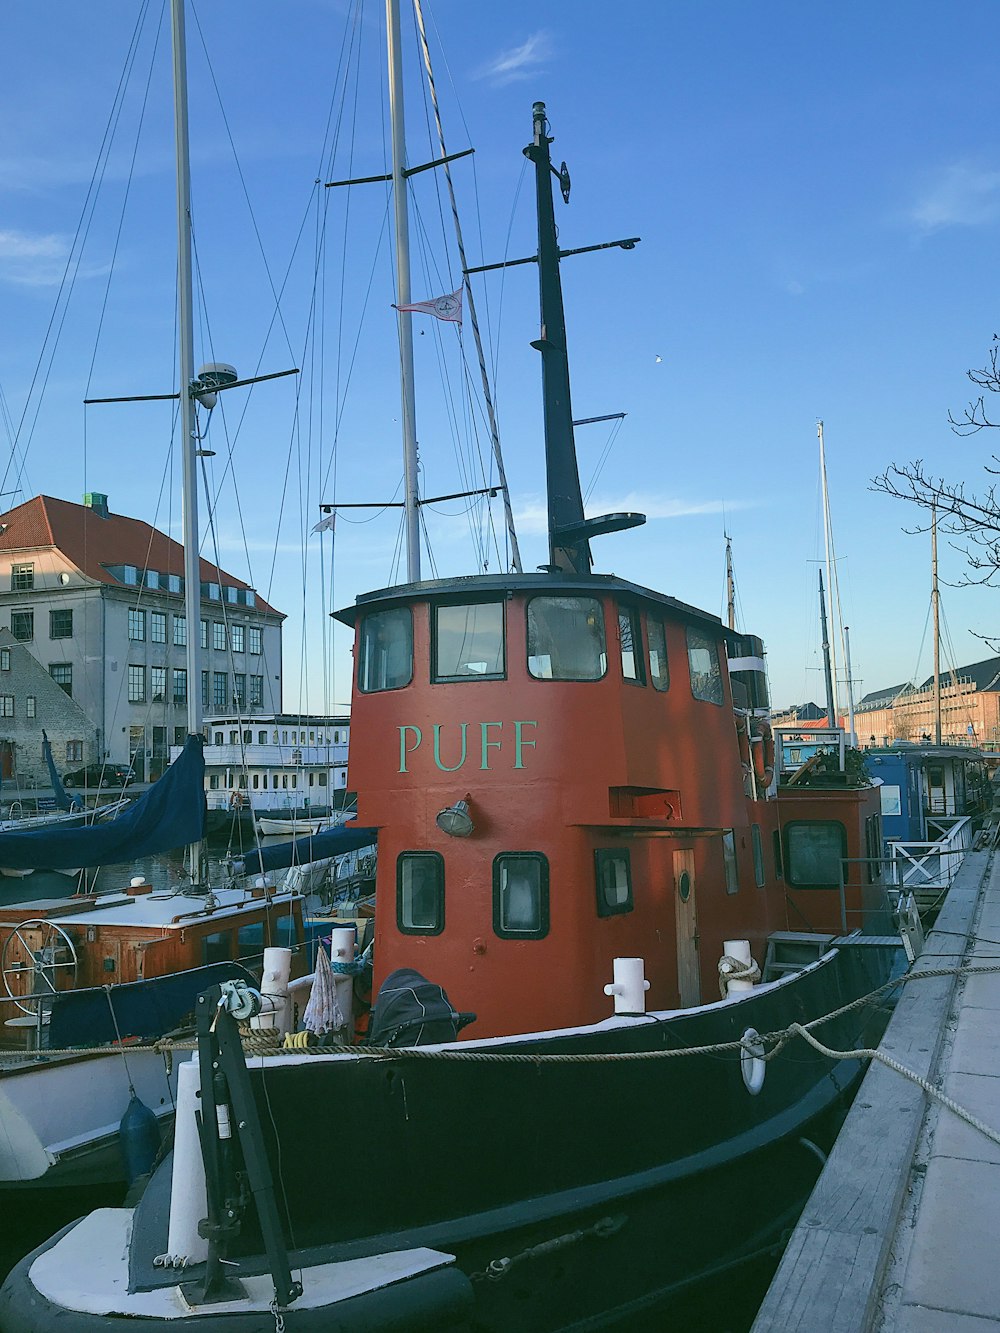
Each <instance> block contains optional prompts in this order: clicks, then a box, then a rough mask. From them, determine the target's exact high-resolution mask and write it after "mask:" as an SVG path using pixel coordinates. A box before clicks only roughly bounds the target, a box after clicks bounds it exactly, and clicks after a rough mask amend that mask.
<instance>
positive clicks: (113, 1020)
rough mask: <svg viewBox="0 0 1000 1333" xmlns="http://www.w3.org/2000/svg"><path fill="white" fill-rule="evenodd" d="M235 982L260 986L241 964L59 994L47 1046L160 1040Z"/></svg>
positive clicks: (219, 964) (191, 970) (197, 969)
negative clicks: (218, 988) (211, 991)
mask: <svg viewBox="0 0 1000 1333" xmlns="http://www.w3.org/2000/svg"><path fill="white" fill-rule="evenodd" d="M230 979H239V980H240V981H245V982H246V983H247V984H248V985H250V986H255V985H257V982H256V981H255V980H254V978H253V977H252V976H251V975H250V973H249V972H247V971H246V969H245V968H243V967H241V966H240V965H239V963H210V964H209V965H208V966H207V967H192V968H189V969H188V970H187V971H186V972H174V973H172V974H171V975H169V976H165V977H151V978H150V979H149V980H148V981H126V982H123V983H122V984H121V985H118V986H110V987H104V986H94V987H88V988H87V989H86V990H65V991H57V993H56V994H55V995H54V996H53V997H52V1001H51V1004H52V1017H51V1018H50V1020H49V1024H48V1047H49V1049H50V1050H53V1051H55V1050H63V1049H64V1048H65V1047H67V1046H107V1045H110V1044H111V1042H114V1041H117V1040H118V1038H119V1037H121V1038H122V1040H123V1041H126V1040H127V1039H128V1038H129V1037H138V1038H140V1039H141V1040H143V1041H155V1039H156V1038H157V1037H162V1036H163V1035H164V1034H165V1033H167V1032H172V1031H173V1029H174V1028H176V1027H179V1026H180V1024H181V1022H182V1021H183V1020H184V1018H185V1017H186V1016H187V1015H188V1014H189V1013H191V1011H192V1010H193V1009H194V1006H195V1001H196V1000H197V999H198V996H199V995H200V994H201V993H202V991H206V990H208V988H209V986H215V985H218V984H219V982H222V981H229V980H230ZM112 1005H114V1017H112V1014H111V1006H112ZM126 1049H127V1048H126Z"/></svg>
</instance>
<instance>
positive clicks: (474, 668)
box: [431, 602, 505, 681]
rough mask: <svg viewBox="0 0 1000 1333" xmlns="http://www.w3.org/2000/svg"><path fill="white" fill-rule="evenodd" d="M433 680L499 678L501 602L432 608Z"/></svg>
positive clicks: (502, 662)
mask: <svg viewBox="0 0 1000 1333" xmlns="http://www.w3.org/2000/svg"><path fill="white" fill-rule="evenodd" d="M431 651H432V654H433V656H432V659H431V660H432V662H433V664H434V666H433V679H434V680H436V681H442V680H502V679H503V677H504V670H505V659H504V642H503V603H502V602H471V603H468V604H465V605H461V606H436V607H435V608H434V638H433V642H432V648H431Z"/></svg>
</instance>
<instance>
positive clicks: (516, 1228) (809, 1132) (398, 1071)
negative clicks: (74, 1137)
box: [0, 948, 893, 1333]
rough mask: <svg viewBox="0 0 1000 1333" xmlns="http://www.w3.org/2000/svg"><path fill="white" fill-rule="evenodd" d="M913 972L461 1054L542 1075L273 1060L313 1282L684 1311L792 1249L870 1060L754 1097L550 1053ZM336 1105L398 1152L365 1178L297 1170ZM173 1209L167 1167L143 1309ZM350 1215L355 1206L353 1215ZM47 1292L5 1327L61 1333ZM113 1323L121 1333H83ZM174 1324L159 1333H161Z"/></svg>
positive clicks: (249, 1256)
mask: <svg viewBox="0 0 1000 1333" xmlns="http://www.w3.org/2000/svg"><path fill="white" fill-rule="evenodd" d="M892 958H893V954H892V951H889V950H885V951H883V950H880V949H873V948H865V949H861V948H858V949H840V950H837V951H834V952H832V953H830V954H828V955H826V956H825V957H824V958H823V959H821V960H820V961H819V962H818V963H816V964H814V965H813V966H812V967H810V968H808V969H806V970H805V971H804V972H802V973H799V974H795V975H790V976H788V977H786V978H784V979H782V980H780V981H778V982H776V983H774V984H772V985H769V986H764V987H759V988H757V989H756V990H755V991H753V992H750V993H747V994H745V995H743V996H741V997H739V998H736V999H733V1000H730V1001H727V1002H725V1003H721V1004H717V1005H711V1006H705V1007H702V1008H699V1009H695V1010H689V1011H680V1012H675V1013H669V1014H648V1015H645V1016H643V1017H641V1018H634V1019H631V1018H619V1019H615V1020H610V1021H608V1022H605V1023H603V1024H598V1025H596V1026H595V1027H592V1028H586V1029H579V1030H577V1031H575V1032H568V1033H553V1034H538V1035H537V1036H534V1037H521V1038H510V1039H500V1040H494V1041H488V1042H481V1043H476V1042H471V1041H470V1042H463V1043H461V1044H460V1047H459V1048H457V1049H458V1050H460V1051H461V1052H462V1053H463V1054H472V1053H473V1052H479V1053H482V1054H487V1055H488V1054H491V1053H492V1054H494V1055H496V1054H508V1055H509V1054H519V1055H522V1056H527V1057H528V1058H526V1059H519V1060H516V1061H497V1060H456V1059H454V1058H452V1057H451V1056H449V1055H447V1054H443V1055H441V1057H440V1058H436V1057H435V1056H434V1055H430V1056H428V1055H427V1054H421V1055H420V1056H418V1057H414V1056H407V1055H406V1054H400V1055H399V1056H392V1055H387V1056H385V1057H384V1058H380V1059H379V1060H371V1059H358V1058H357V1057H355V1056H353V1055H330V1056H326V1057H323V1056H279V1057H276V1058H273V1059H268V1060H266V1061H261V1060H256V1061H253V1062H252V1063H251V1071H250V1072H251V1080H252V1085H253V1087H254V1091H255V1095H256V1096H257V1097H258V1099H259V1103H260V1106H261V1109H262V1112H263V1114H262V1116H261V1121H262V1125H263V1128H264V1134H265V1139H266V1140H267V1147H268V1155H269V1157H270V1160H271V1162H272V1166H273V1168H274V1169H275V1171H277V1170H278V1162H279V1157H278V1145H279V1141H280V1143H281V1144H282V1145H283V1147H284V1151H283V1152H282V1153H281V1155H280V1174H281V1181H282V1187H283V1190H284V1194H283V1197H284V1198H285V1199H287V1200H289V1201H291V1202H292V1208H293V1212H292V1216H291V1218H290V1232H291V1234H292V1235H294V1236H295V1239H296V1242H297V1245H298V1249H297V1250H296V1251H295V1252H294V1253H293V1254H292V1256H291V1259H292V1265H293V1267H294V1268H299V1267H300V1266H301V1267H304V1268H306V1269H309V1267H310V1266H311V1265H320V1264H331V1263H333V1264H338V1263H344V1264H346V1263H350V1262H351V1261H356V1260H368V1261H370V1262H371V1263H372V1264H373V1265H374V1264H375V1263H376V1262H378V1260H379V1257H380V1256H381V1257H384V1256H385V1255H387V1254H393V1253H399V1252H403V1251H410V1250H413V1249H414V1248H415V1247H430V1248H431V1249H432V1250H433V1251H434V1252H437V1253H441V1254H445V1255H450V1256H454V1257H455V1263H454V1268H455V1269H456V1271H457V1273H458V1274H461V1275H464V1279H465V1281H466V1283H467V1285H468V1292H469V1298H470V1300H471V1301H472V1302H473V1308H474V1314H473V1315H472V1326H473V1327H475V1328H477V1329H484V1330H486V1329H489V1330H496V1331H497V1333H499V1330H508V1329H510V1328H514V1327H517V1328H519V1329H537V1330H553V1329H559V1328H567V1329H568V1328H571V1327H579V1326H580V1325H581V1322H585V1323H586V1326H587V1327H593V1328H599V1327H601V1326H602V1325H603V1324H604V1323H605V1322H611V1321H612V1320H620V1319H621V1318H624V1317H629V1316H630V1315H633V1314H635V1313H638V1312H640V1311H642V1310H645V1309H652V1308H655V1307H658V1306H660V1305H670V1304H671V1302H673V1301H675V1300H676V1299H677V1298H678V1297H679V1296H680V1294H681V1293H683V1292H685V1291H686V1290H688V1289H689V1288H691V1287H692V1286H693V1285H695V1284H697V1283H699V1282H701V1281H703V1280H704V1279H706V1278H708V1277H710V1276H712V1275H714V1274H716V1273H718V1272H720V1271H722V1270H724V1269H725V1268H727V1267H730V1266H732V1265H734V1264H738V1263H740V1262H742V1261H743V1260H744V1259H746V1258H747V1257H748V1256H751V1255H753V1254H755V1253H759V1252H760V1251H761V1250H762V1249H766V1248H768V1247H770V1246H774V1245H775V1244H777V1243H778V1242H779V1241H780V1238H781V1236H782V1233H783V1231H784V1229H785V1228H787V1227H788V1226H789V1225H791V1223H792V1221H793V1220H794V1218H795V1217H796V1216H797V1213H798V1211H799V1210H800V1208H801V1206H802V1204H803V1203H804V1201H805V1199H806V1197H807V1196H808V1192H809V1190H810V1188H811V1186H812V1183H813V1181H814V1179H815V1177H816V1175H817V1174H818V1171H819V1167H820V1160H821V1159H820V1155H819V1154H818V1152H817V1151H816V1147H815V1146H814V1143H813V1142H812V1140H813V1139H814V1138H815V1137H818V1136H820V1135H823V1134H826V1133H828V1131H829V1128H830V1122H831V1118H835V1116H836V1114H837V1112H838V1109H839V1107H840V1105H841V1104H842V1103H843V1101H844V1099H845V1097H846V1096H847V1094H849V1092H850V1090H851V1087H852V1085H853V1084H854V1082H855V1081H856V1080H857V1079H858V1078H859V1077H860V1074H861V1072H862V1071H861V1066H860V1064H859V1062H857V1061H846V1060H845V1061H840V1062H838V1061H833V1060H830V1059H826V1058H824V1057H822V1056H820V1055H818V1054H817V1053H815V1052H814V1051H812V1050H811V1048H810V1049H808V1050H807V1049H806V1048H805V1047H804V1046H803V1045H802V1044H801V1042H799V1043H798V1044H797V1045H796V1046H794V1047H792V1048H790V1049H786V1050H785V1051H784V1052H783V1053H781V1054H779V1055H778V1056H777V1057H776V1058H775V1059H774V1060H772V1061H770V1062H768V1064H767V1068H766V1073H765V1077H764V1082H763V1086H762V1087H761V1088H760V1090H759V1092H758V1093H757V1094H756V1095H754V1094H752V1093H751V1092H750V1091H749V1090H748V1088H747V1085H746V1083H745V1081H744V1077H743V1073H742V1068H741V1061H740V1058H739V1055H738V1054H736V1053H734V1052H726V1053H709V1054H699V1055H677V1056H666V1055H663V1056H657V1058H648V1059H634V1060H619V1059H606V1060H601V1059H596V1060H587V1061H581V1062H572V1061H567V1062H562V1061H560V1062H550V1063H545V1062H543V1061H540V1060H538V1059H532V1058H531V1056H532V1055H533V1054H534V1055H539V1054H542V1053H550V1054H551V1053H553V1052H560V1053H562V1054H567V1055H570V1054H587V1055H590V1056H597V1057H600V1056H601V1055H604V1056H609V1057H611V1056H614V1055H615V1054H616V1053H622V1052H631V1053H633V1054H636V1053H642V1052H650V1053H652V1052H657V1053H658V1052H666V1051H670V1050H679V1049H681V1048H685V1047H692V1046H700V1045H706V1044H713V1043H716V1042H726V1041H732V1040H738V1039H739V1038H740V1037H742V1036H743V1034H744V1033H745V1032H746V1030H747V1029H748V1028H754V1029H756V1030H757V1031H759V1032H773V1031H778V1030H780V1029H782V1028H784V1027H785V1026H787V1024H788V1023H789V1022H791V1021H800V1022H808V1021H810V1020H811V1019H813V1018H817V1017H820V1016H821V1015H824V1014H827V1013H831V1012H833V1011H834V1010H837V1009H839V1008H841V1007H842V1006H845V1005H849V1004H850V1003H851V1002H852V1001H854V1000H858V999H860V998H861V997H862V996H864V995H866V994H867V993H869V992H870V991H871V990H873V989H874V988H875V987H876V986H878V985H879V984H881V983H882V982H883V981H884V980H886V979H887V977H888V976H889V970H890V966H891V963H892ZM884 1019H885V1008H884V1005H882V1004H877V1003H876V1004H868V1005H864V1006H858V1007H855V1008H851V1009H849V1010H848V1011H847V1012H846V1013H842V1014H840V1015H839V1017H837V1018H835V1019H833V1020H832V1021H830V1022H828V1023H824V1024H823V1026H822V1034H823V1038H824V1040H825V1041H827V1042H828V1043H829V1044H830V1045H831V1046H833V1047H836V1048H840V1049H847V1048H852V1047H855V1046H857V1045H859V1044H870V1043H872V1042H876V1041H877V1039H878V1035H879V1032H880V1030H881V1028H882V1027H883V1026H884ZM430 1049H434V1048H424V1050H425V1051H426V1050H430ZM436 1049H437V1050H440V1049H441V1048H436ZM316 1106H331V1107H336V1108H337V1116H338V1120H339V1121H340V1122H341V1123H355V1120H354V1117H356V1116H357V1117H363V1121H362V1120H360V1119H359V1120H357V1121H356V1123H362V1122H363V1123H364V1124H365V1125H366V1127H367V1132H368V1134H369V1136H370V1139H371V1142H372V1143H373V1144H377V1145H378V1151H375V1152H371V1153H366V1154H364V1160H363V1161H362V1160H361V1159H360V1157H359V1155H357V1154H354V1155H352V1154H347V1155H346V1156H344V1155H337V1154H333V1155H329V1157H328V1156H327V1155H324V1154H319V1155H317V1154H312V1153H310V1154H299V1153H294V1152H289V1151H288V1144H289V1143H290V1142H292V1141H293V1136H294V1134H295V1133H296V1132H299V1133H301V1125H302V1117H303V1115H304V1114H306V1112H305V1111H304V1109H303V1108H307V1107H316ZM296 1127H298V1129H297V1130H296ZM275 1130H276V1131H277V1137H275ZM834 1132H835V1130H834ZM307 1176H308V1178H309V1179H308V1183H307V1182H306V1179H305V1178H306V1177H307ZM276 1178H277V1176H276ZM168 1193H169V1173H168V1172H167V1171H164V1170H161V1171H160V1172H159V1173H157V1175H155V1176H154V1178H153V1181H152V1182H151V1185H150V1188H149V1190H148V1191H147V1193H146V1195H145V1196H144V1197H143V1199H142V1200H141V1202H140V1204H139V1206H138V1208H137V1209H136V1211H135V1214H134V1218H133V1221H132V1245H131V1254H130V1261H129V1262H130V1273H131V1280H132V1290H133V1293H134V1294H141V1293H143V1292H145V1293H147V1294H148V1293H149V1292H151V1291H155V1290H157V1289H159V1290H162V1289H163V1288H165V1287H173V1286H176V1283H177V1276H176V1274H173V1275H171V1274H170V1273H165V1272H164V1270H163V1269H162V1268H155V1267H154V1266H153V1264H152V1260H153V1258H154V1256H155V1255H157V1254H161V1253H163V1251H164V1250H165V1248H166V1244H165V1242H166V1202H167V1196H168ZM332 1198H339V1199H342V1200H344V1201H345V1206H343V1207H339V1206H336V1207H331V1199H332ZM261 1251H262V1245H261V1241H260V1236H259V1234H258V1233H257V1232H256V1229H255V1219H254V1218H253V1217H251V1216H250V1215H249V1214H248V1215H247V1216H246V1217H245V1218H244V1224H243V1227H242V1229H241V1233H240V1236H239V1238H238V1240H237V1241H236V1242H235V1244H234V1246H233V1248H232V1250H231V1257H232V1258H233V1259H235V1260H236V1261H237V1262H238V1263H239V1264H240V1269H241V1272H243V1273H247V1272H257V1273H266V1272H267V1265H266V1261H265V1260H264V1258H263V1255H262V1253H261ZM197 1271H198V1270H197V1268H195V1269H194V1270H193V1273H194V1274H195V1275H196V1274H197ZM405 1286H406V1284H405V1283H403V1284H402V1285H401V1287H400V1289H399V1291H400V1293H401V1292H403V1291H405ZM37 1295H38V1293H37V1292H36V1291H34V1288H33V1287H32V1284H31V1280H30V1278H29V1276H28V1268H27V1267H26V1266H24V1265H22V1267H21V1268H20V1269H19V1270H17V1272H16V1273H15V1275H13V1276H12V1278H11V1279H10V1280H9V1281H8V1284H7V1286H6V1287H5V1288H4V1293H3V1301H4V1302H5V1304H3V1305H2V1307H0V1309H2V1318H3V1319H4V1327H5V1328H10V1329H17V1330H20V1329H32V1328H42V1327H45V1326H46V1325H45V1324H44V1322H39V1323H32V1322H31V1319H32V1318H33V1317H34V1316H32V1315H31V1313H30V1311H31V1309H32V1308H37V1307H33V1306H32V1302H33V1301H35V1300H36V1298H37ZM128 1299H131V1297H130V1298H128ZM125 1305H127V1301H126V1302H125V1304H124V1305H122V1308H121V1309H120V1313H121V1314H123V1313H126V1312H127V1310H126V1308H125ZM116 1308H117V1307H116ZM346 1310H347V1307H346V1305H345V1306H344V1307H340V1308H338V1307H337V1306H332V1307H330V1308H328V1309H327V1311H326V1313H327V1316H328V1321H329V1322H328V1323H327V1324H326V1325H325V1327H328V1328H341V1327H342V1328H345V1329H346V1328H350V1327H357V1328H361V1327H364V1328H366V1329H368V1328H396V1327H399V1328H405V1327H409V1326H408V1325H407V1324H405V1323H403V1324H398V1323H385V1324H380V1323H370V1322H369V1323H361V1322H358V1323H355V1324H353V1325H352V1324H351V1323H349V1322H348V1323H344V1322H340V1320H339V1318H338V1316H343V1315H344V1314H345V1313H346ZM15 1312H16V1318H15ZM300 1313H301V1315H303V1316H304V1315H305V1314H306V1311H305V1310H302V1311H301V1312H300ZM45 1317H47V1318H51V1317H52V1310H51V1308H50V1309H49V1310H47V1311H46V1316H45ZM254 1317H257V1316H252V1315H251V1314H250V1312H249V1311H248V1312H247V1317H246V1319H245V1320H244V1321H243V1322H240V1321H239V1319H238V1318H237V1316H236V1314H235V1313H234V1312H232V1311H230V1312H229V1313H228V1314H227V1316H226V1320H227V1321H229V1322H219V1323H215V1322H213V1320H212V1317H211V1315H209V1314H206V1312H205V1311H204V1309H202V1310H201V1311H199V1323H200V1324H201V1321H204V1323H203V1327H204V1328H205V1329H206V1330H214V1329H215V1328H216V1327H218V1328H219V1329H223V1328H225V1329H229V1328H234V1329H235V1328H242V1327H247V1328H250V1327H254V1325H253V1322H252V1319H253V1318H254ZM366 1318H367V1316H366ZM334 1320H337V1322H334ZM91 1326H92V1327H94V1328H98V1327H105V1326H106V1325H104V1324H100V1323H94V1324H93V1325H90V1324H86V1325H81V1328H83V1327H87V1328H89V1327H91ZM304 1326H305V1327H308V1326H310V1325H309V1324H308V1323H307V1324H304ZM319 1326H320V1325H317V1327H319ZM412 1326H413V1327H420V1326H421V1325H420V1324H419V1323H418V1322H415V1323H414V1324H413V1325H412ZM439 1326H440V1327H446V1326H447V1325H446V1324H445V1323H444V1322H441V1323H440V1324H439ZM157 1327H158V1325H157V1323H156V1322H155V1321H154V1322H152V1323H151V1324H150V1329H151V1333H152V1330H153V1329H155V1328H157ZM163 1327H164V1329H165V1328H166V1327H167V1324H166V1323H164V1324H163ZM171 1327H173V1328H175V1329H176V1327H177V1325H176V1321H173V1322H172V1323H171Z"/></svg>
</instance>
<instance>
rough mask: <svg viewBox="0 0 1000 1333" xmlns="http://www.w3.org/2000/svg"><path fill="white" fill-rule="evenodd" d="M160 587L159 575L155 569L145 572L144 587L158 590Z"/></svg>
mask: <svg viewBox="0 0 1000 1333" xmlns="http://www.w3.org/2000/svg"><path fill="white" fill-rule="evenodd" d="M159 586H160V575H159V573H158V572H157V571H156V570H155V569H147V570H146V587H147V588H158V587H159Z"/></svg>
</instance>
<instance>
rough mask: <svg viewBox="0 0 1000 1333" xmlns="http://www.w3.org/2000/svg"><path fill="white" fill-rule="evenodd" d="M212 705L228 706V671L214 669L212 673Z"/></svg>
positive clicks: (217, 706) (218, 706) (216, 706)
mask: <svg viewBox="0 0 1000 1333" xmlns="http://www.w3.org/2000/svg"><path fill="white" fill-rule="evenodd" d="M212 705H213V707H215V708H227V707H228V706H229V672H228V671H215V672H213V673H212Z"/></svg>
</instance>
